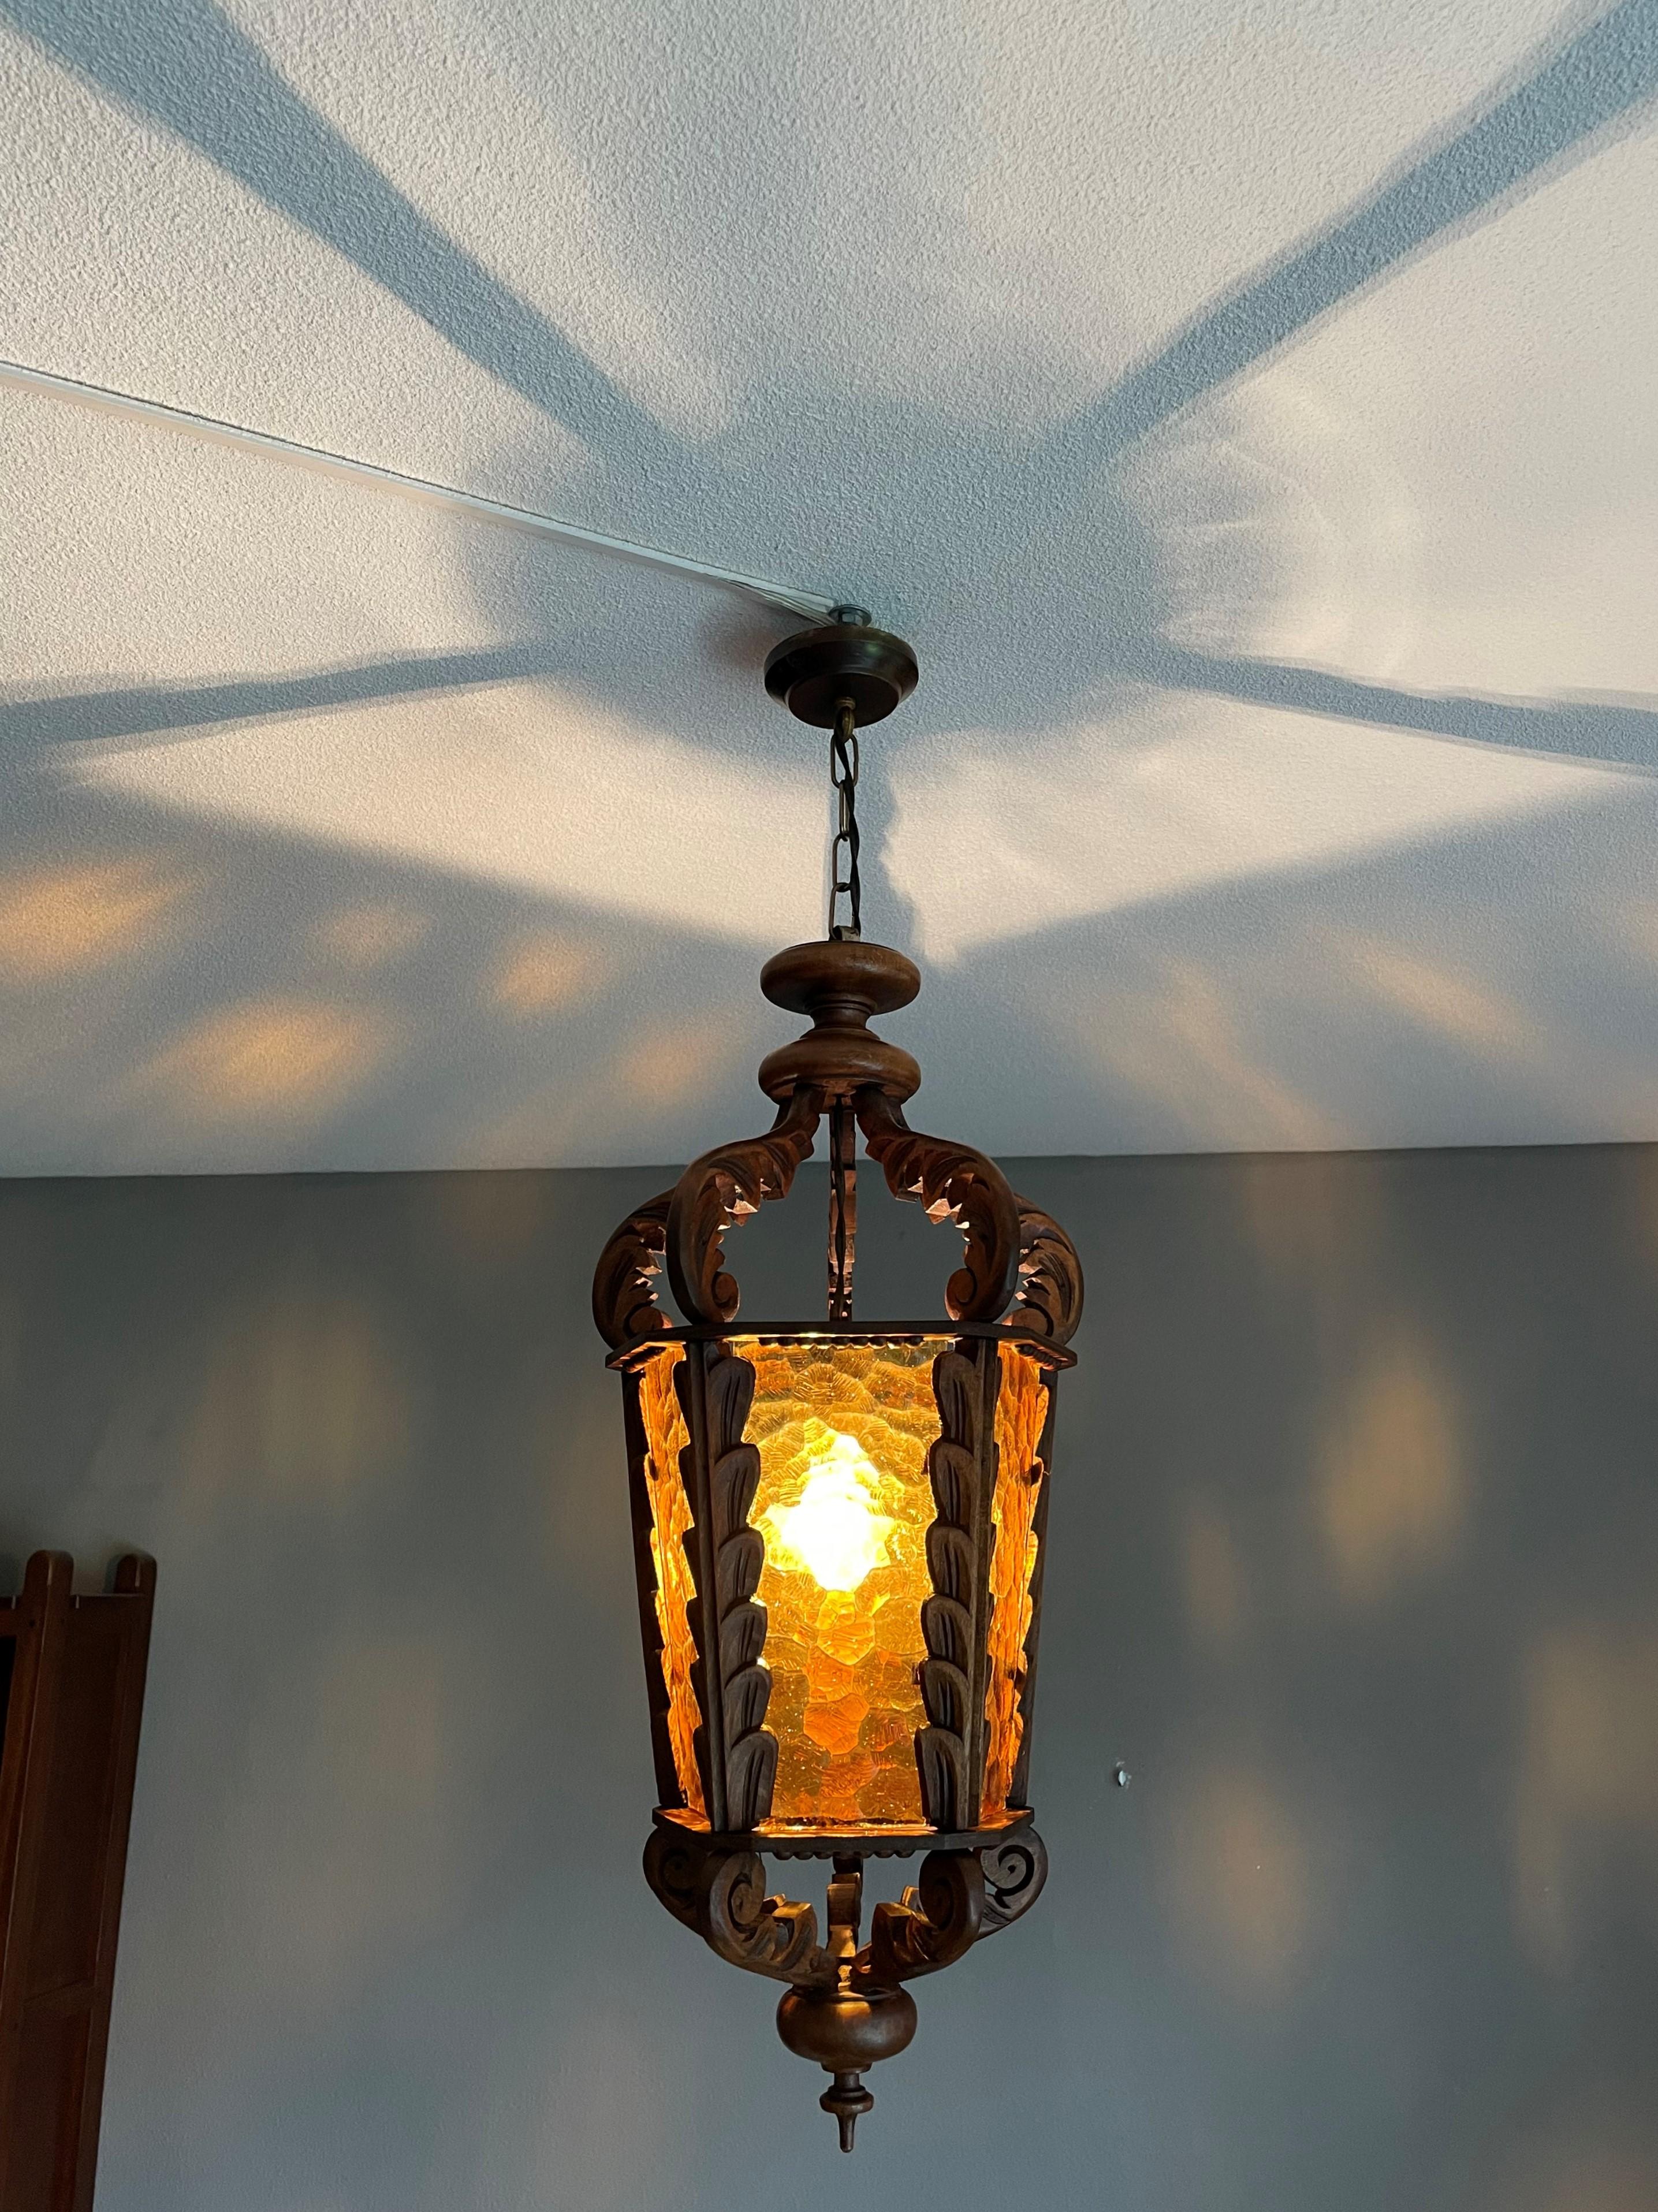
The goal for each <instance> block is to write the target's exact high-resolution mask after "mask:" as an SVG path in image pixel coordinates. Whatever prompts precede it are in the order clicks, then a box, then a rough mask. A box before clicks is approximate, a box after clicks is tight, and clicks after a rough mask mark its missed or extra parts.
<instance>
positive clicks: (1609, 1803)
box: [1515, 1623, 1658, 1966]
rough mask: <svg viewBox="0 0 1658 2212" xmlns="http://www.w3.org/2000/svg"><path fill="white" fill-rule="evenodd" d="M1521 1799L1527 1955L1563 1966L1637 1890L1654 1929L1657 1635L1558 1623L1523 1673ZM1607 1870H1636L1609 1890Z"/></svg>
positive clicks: (1518, 1859) (1519, 1862)
mask: <svg viewBox="0 0 1658 2212" xmlns="http://www.w3.org/2000/svg"><path fill="white" fill-rule="evenodd" d="M1523 1681H1524V1690H1525V1729H1526V1733H1525V1747H1524V1753H1523V1756H1522V1758H1521V1769H1520V1781H1519V1789H1518V1792H1517V1796H1516V1802H1515V1881H1516V1887H1517V1891H1518V1905H1519V1917H1520V1923H1521V1929H1522V1930H1523V1932H1524V1935H1525V1936H1526V1938H1527V1942H1528V1943H1529V1945H1530V1947H1531V1948H1532V1949H1533V1952H1534V1953H1536V1954H1538V1955H1539V1956H1540V1957H1541V1958H1543V1959H1544V1960H1546V1961H1547V1962H1548V1963H1549V1964H1550V1965H1551V1966H1568V1965H1570V1963H1571V1962H1572V1960H1574V1958H1575V1957H1576V1954H1577V1952H1578V1950H1579V1948H1580V1946H1581V1944H1582V1940H1583V1938H1584V1936H1586V1934H1587V1933H1588V1930H1589V1929H1590V1927H1591V1926H1592V1924H1593V1923H1594V1921H1595V1919H1596V1918H1597V1917H1598V1916H1599V1915H1600V1913H1602V1912H1604V1911H1606V1905H1607V1904H1608V1903H1609V1902H1610V1903H1612V1904H1614V1905H1616V1904H1619V1903H1621V1902H1622V1901H1624V1900H1626V1899H1628V1898H1629V1897H1630V1895H1631V1892H1632V1891H1633V1893H1634V1894H1636V1895H1637V1896H1639V1897H1641V1898H1642V1899H1643V1902H1644V1905H1645V1917H1646V1920H1647V1924H1648V1926H1649V1928H1650V1929H1654V1930H1655V1931H1658V1753H1655V1750H1654V1746H1655V1744H1658V1630H1654V1629H1653V1628H1651V1627H1648V1626H1637V1627H1630V1628H1619V1627H1615V1626H1614V1627H1603V1626H1599V1625H1597V1624H1594V1623H1585V1624H1583V1625H1582V1626H1574V1627H1570V1628H1562V1629H1559V1630H1557V1631H1556V1632H1553V1633H1552V1634H1551V1635H1548V1636H1546V1637H1544V1638H1541V1639H1540V1641H1539V1643H1538V1644H1536V1646H1535V1647H1534V1648H1533V1650H1532V1651H1531V1653H1530V1654H1529V1656H1528V1657H1527V1662H1526V1667H1525V1672H1524V1677H1523ZM1611 1863H1624V1864H1627V1865H1631V1871H1633V1868H1634V1867H1635V1866H1637V1865H1638V1868H1639V1876H1638V1879H1637V1882H1636V1883H1633V1884H1631V1883H1630V1882H1627V1881H1619V1882H1618V1883H1616V1884H1615V1885H1612V1886H1611V1887H1608V1886H1607V1884H1606V1869H1607V1867H1608V1865H1609V1864H1611Z"/></svg>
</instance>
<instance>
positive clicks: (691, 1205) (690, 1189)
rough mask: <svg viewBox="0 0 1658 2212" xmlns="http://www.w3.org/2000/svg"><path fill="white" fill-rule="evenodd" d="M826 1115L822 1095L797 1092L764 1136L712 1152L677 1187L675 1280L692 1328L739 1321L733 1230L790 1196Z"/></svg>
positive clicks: (672, 1218) (670, 1228)
mask: <svg viewBox="0 0 1658 2212" xmlns="http://www.w3.org/2000/svg"><path fill="white" fill-rule="evenodd" d="M822 1115H823V1095H822V1093H821V1092H820V1091H813V1090H807V1089H802V1090H799V1091H796V1092H795V1093H794V1095H793V1097H791V1098H790V1099H789V1100H788V1101H787V1102H786V1104H785V1105H784V1106H783V1107H782V1108H781V1109H780V1110H779V1113H778V1116H777V1119H776V1121H774V1124H773V1125H772V1127H771V1128H770V1129H768V1131H767V1133H766V1134H765V1135H764V1136H763V1137H750V1138H745V1139H740V1140H739V1141H738V1142H737V1143H735V1144H730V1145H720V1146H716V1148H715V1149H714V1151H713V1152H704V1153H703V1154H702V1156H701V1158H700V1159H695V1160H693V1161H692V1162H691V1164H690V1165H689V1167H688V1168H687V1169H686V1170H685V1172H684V1174H683V1176H680V1178H679V1181H678V1182H677V1183H676V1184H675V1185H674V1188H673V1194H672V1200H671V1205H670V1206H669V1209H668V1218H667V1258H668V1279H669V1281H670V1282H671V1284H672V1285H673V1294H674V1297H675V1299H676V1300H677V1303H678V1306H679V1310H680V1311H681V1313H683V1315H684V1316H685V1318H686V1320H687V1321H689V1322H714V1323H718V1324H720V1325H723V1324H724V1323H725V1322H729V1321H733V1320H735V1319H736V1316H737V1309H738V1303H739V1292H738V1287H737V1282H736V1279H735V1278H734V1277H733V1276H731V1275H728V1274H727V1273H726V1249H725V1242H724V1240H725V1235H726V1231H727V1230H728V1229H729V1228H730V1227H731V1225H732V1223H733V1222H734V1221H740V1220H742V1219H743V1218H744V1216H745V1215H748V1214H750V1213H754V1212H758V1210H759V1208H760V1207H761V1206H762V1205H764V1203H765V1202H766V1200H768V1199H773V1198H784V1197H786V1196H787V1194H788V1188H789V1185H790V1184H791V1183H792V1182H793V1181H794V1171H795V1170H796V1169H797V1168H798V1167H799V1164H800V1163H801V1161H802V1160H804V1159H805V1157H806V1155H807V1153H808V1152H811V1142H812V1138H813V1136H814V1135H815V1134H816V1133H817V1124H818V1121H819V1120H820V1119H821V1117H822Z"/></svg>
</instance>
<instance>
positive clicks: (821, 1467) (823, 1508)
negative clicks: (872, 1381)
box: [761, 1429, 893, 1590]
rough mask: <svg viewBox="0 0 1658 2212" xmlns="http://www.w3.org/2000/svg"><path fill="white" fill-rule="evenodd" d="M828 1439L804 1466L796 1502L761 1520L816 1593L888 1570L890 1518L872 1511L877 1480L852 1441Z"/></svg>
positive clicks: (833, 1435) (832, 1434)
mask: <svg viewBox="0 0 1658 2212" xmlns="http://www.w3.org/2000/svg"><path fill="white" fill-rule="evenodd" d="M828 1437H829V1442H828V1444H827V1446H826V1447H825V1448H823V1449H819V1450H818V1451H817V1452H816V1453H815V1454H814V1455H813V1456H812V1458H811V1462H809V1464H808V1467H807V1469H806V1486H805V1489H804V1490H803V1491H802V1492H801V1493H800V1497H799V1502H798V1503H797V1504H793V1505H774V1506H773V1507H772V1508H771V1510H770V1511H769V1512H768V1513H765V1514H763V1515H762V1516H761V1517H762V1520H764V1521H766V1522H769V1524H770V1526H771V1528H773V1529H774V1532H775V1536H776V1542H777V1544H778V1546H779V1547H780V1548H781V1549H782V1550H783V1551H784V1552H785V1553H791V1554H793V1559H792V1560H791V1564H793V1565H800V1566H803V1567H805V1570H806V1571H807V1572H808V1573H809V1574H810V1575H811V1577H813V1579H814V1580H815V1581H816V1582H817V1585H818V1587H819V1589H826V1590H854V1589H857V1587H858V1585H859V1583H860V1582H862V1581H863V1579H864V1577H865V1575H866V1574H868V1573H869V1571H870V1570H871V1569H872V1567H884V1566H887V1565H890V1558H889V1555H888V1553H887V1544H886V1540H887V1532H888V1530H889V1529H890V1528H891V1527H892V1525H893V1523H892V1516H891V1515H890V1514H889V1513H880V1512H878V1511H877V1510H876V1498H877V1495H878V1493H877V1491H876V1487H875V1486H876V1484H877V1483H878V1481H879V1480H880V1477H879V1475H878V1474H877V1473H876V1471H875V1469H874V1468H873V1467H872V1465H871V1464H870V1462H869V1461H868V1460H867V1459H866V1458H865V1455H864V1451H863V1448H862V1446H861V1445H860V1444H859V1442H858V1439H857V1437H847V1436H842V1435H841V1432H840V1431H839V1430H837V1429H831V1430H829V1431H828Z"/></svg>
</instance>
